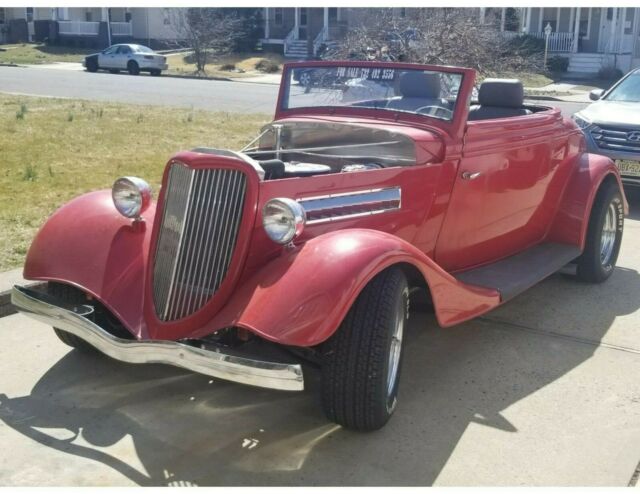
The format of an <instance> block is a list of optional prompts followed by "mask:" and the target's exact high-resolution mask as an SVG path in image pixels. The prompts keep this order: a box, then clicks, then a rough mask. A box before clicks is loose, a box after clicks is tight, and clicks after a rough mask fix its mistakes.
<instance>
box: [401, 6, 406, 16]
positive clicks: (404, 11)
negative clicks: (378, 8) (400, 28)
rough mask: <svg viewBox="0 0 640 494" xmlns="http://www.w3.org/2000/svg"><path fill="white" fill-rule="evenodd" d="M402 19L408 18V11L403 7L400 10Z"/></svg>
mask: <svg viewBox="0 0 640 494" xmlns="http://www.w3.org/2000/svg"><path fill="white" fill-rule="evenodd" d="M400 17H402V18H404V17H407V9H406V8H404V7H402V8H401V9H400Z"/></svg>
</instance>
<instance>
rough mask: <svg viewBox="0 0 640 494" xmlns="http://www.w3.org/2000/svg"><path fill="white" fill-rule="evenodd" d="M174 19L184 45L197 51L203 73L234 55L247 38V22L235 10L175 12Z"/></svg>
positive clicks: (194, 52)
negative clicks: (229, 55)
mask: <svg viewBox="0 0 640 494" xmlns="http://www.w3.org/2000/svg"><path fill="white" fill-rule="evenodd" d="M173 16H174V17H173V20H172V22H173V24H174V25H175V26H176V30H177V31H178V33H179V35H180V38H182V39H181V43H182V44H183V45H184V46H186V47H189V48H191V49H192V50H193V60H194V62H195V64H196V68H197V70H198V72H200V73H204V72H205V67H206V65H207V63H209V62H213V61H215V60H217V59H219V58H220V57H223V56H224V55H228V54H229V53H231V52H232V51H234V49H235V48H236V46H237V45H238V43H239V40H240V39H242V38H243V36H245V35H246V34H247V33H245V30H246V29H245V21H244V19H243V18H242V17H241V16H240V15H238V12H237V11H234V10H232V9H223V8H188V9H174V12H173Z"/></svg>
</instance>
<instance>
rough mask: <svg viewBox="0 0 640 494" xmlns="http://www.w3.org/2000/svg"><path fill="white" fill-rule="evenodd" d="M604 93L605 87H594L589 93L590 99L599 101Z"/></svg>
mask: <svg viewBox="0 0 640 494" xmlns="http://www.w3.org/2000/svg"><path fill="white" fill-rule="evenodd" d="M603 94H604V89H594V90H592V91H591V92H590V93H589V99H590V100H591V101H598V100H599V99H600V98H602V95H603Z"/></svg>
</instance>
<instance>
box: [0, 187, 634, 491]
mask: <svg viewBox="0 0 640 494" xmlns="http://www.w3.org/2000/svg"><path fill="white" fill-rule="evenodd" d="M630 201H631V207H632V209H631V215H630V217H629V218H627V220H626V223H625V233H624V239H623V244H622V250H621V255H620V258H619V259H618V268H617V269H616V271H615V273H614V274H613V276H612V278H611V279H609V280H608V281H607V282H606V283H604V284H602V285H588V284H581V283H578V282H577V281H575V280H574V279H573V278H572V277H571V276H570V275H567V274H556V275H553V276H551V277H550V278H549V279H547V280H545V281H544V282H542V283H541V284H539V285H538V286H536V287H534V288H532V289H531V290H529V291H527V292H525V293H523V294H522V295H520V296H518V297H517V298H515V299H514V300H512V301H510V302H509V303H507V304H505V305H504V306H502V307H500V308H498V309H497V310H495V311H493V312H491V313H489V314H487V315H486V316H484V317H481V318H479V319H476V320H474V321H471V322H468V323H465V324H462V325H459V326H456V327H453V328H450V329H440V328H438V327H436V324H435V321H434V318H433V316H431V315H429V314H427V313H420V312H415V313H413V314H412V316H411V319H410V325H409V328H408V335H406V336H405V338H406V346H405V348H406V354H405V357H404V358H405V360H404V368H403V371H402V378H401V390H400V402H399V405H398V409H397V411H396V414H395V415H394V417H393V418H392V419H391V421H390V422H389V423H388V424H387V425H386V426H385V427H384V428H383V429H382V430H380V431H378V432H374V433H356V432H351V431H347V430H344V429H342V428H340V427H339V426H336V425H335V424H332V423H329V422H328V421H327V420H326V419H325V418H324V416H323V414H322V412H321V410H320V407H319V403H318V400H319V395H318V393H319V389H318V381H317V376H316V375H315V374H313V373H308V374H307V377H306V380H307V390H306V391H305V392H303V393H287V392H277V391H270V390H265V389H259V388H251V387H249V386H242V385H237V384H232V383H229V382H224V381H218V380H214V379H210V378H208V377H205V376H201V375H197V374H192V373H189V372H186V371H182V370H179V369H175V368H170V367H164V366H159V365H146V366H135V365H126V364H122V363H118V362H116V361H113V360H110V359H108V358H106V357H103V356H101V355H98V354H85V353H82V352H79V351H76V350H71V349H69V348H68V347H67V346H65V345H64V344H62V343H61V342H59V341H58V340H57V339H56V337H55V336H54V333H53V331H52V330H51V328H49V327H46V326H45V325H43V324H41V323H38V322H35V321H33V320H31V319H29V318H27V317H26V316H23V315H13V316H9V317H5V318H2V319H0V376H2V377H1V378H0V444H2V445H3V451H5V452H9V451H10V454H5V455H3V459H2V462H0V484H2V485H78V486H87V485H176V486H177V485H308V486H316V485H432V484H435V485H547V486H548V485H553V486H566V485H569V486H584V485H590V486H626V485H628V484H629V483H630V482H631V479H632V476H633V475H634V471H636V468H637V467H638V460H639V459H640V458H639V452H638V444H640V381H639V380H638V375H640V343H639V340H638V326H639V324H640V311H638V309H639V308H640V299H639V298H638V293H639V291H640V275H639V274H638V270H639V269H640V251H638V249H637V248H636V246H637V245H638V243H639V242H640V198H639V197H638V196H637V195H636V196H632V197H630Z"/></svg>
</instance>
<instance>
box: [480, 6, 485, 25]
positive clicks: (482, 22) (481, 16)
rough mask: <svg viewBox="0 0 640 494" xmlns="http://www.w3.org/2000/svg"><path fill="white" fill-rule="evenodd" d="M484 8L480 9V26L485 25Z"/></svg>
mask: <svg viewBox="0 0 640 494" xmlns="http://www.w3.org/2000/svg"><path fill="white" fill-rule="evenodd" d="M484 11H485V8H484V7H480V24H484Z"/></svg>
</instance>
